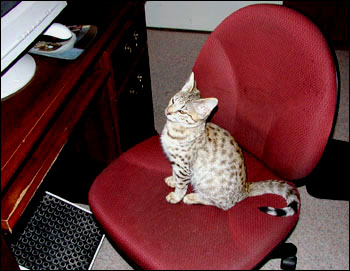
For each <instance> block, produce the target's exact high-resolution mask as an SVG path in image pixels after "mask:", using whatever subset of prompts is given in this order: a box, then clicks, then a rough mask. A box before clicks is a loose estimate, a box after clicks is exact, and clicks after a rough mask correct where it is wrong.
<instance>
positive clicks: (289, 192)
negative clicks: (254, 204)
mask: <svg viewBox="0 0 350 271" xmlns="http://www.w3.org/2000/svg"><path fill="white" fill-rule="evenodd" d="M248 194H249V196H250V197H253V196H260V195H263V194H276V195H279V196H282V197H283V198H284V199H285V200H286V202H287V207H285V208H281V209H277V208H273V207H259V209H260V211H262V212H264V213H267V214H269V215H273V216H292V215H294V214H295V213H296V212H298V209H299V203H300V201H299V198H298V196H297V193H296V191H295V189H294V188H293V186H291V185H289V184H288V183H286V182H283V181H270V180H269V181H262V182H249V183H248Z"/></svg>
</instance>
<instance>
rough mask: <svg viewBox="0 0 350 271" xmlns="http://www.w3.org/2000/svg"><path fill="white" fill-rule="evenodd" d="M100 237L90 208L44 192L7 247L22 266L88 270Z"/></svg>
mask: <svg viewBox="0 0 350 271" xmlns="http://www.w3.org/2000/svg"><path fill="white" fill-rule="evenodd" d="M103 238H104V234H103V233H102V230H101V229H100V228H99V227H98V226H97V224H96V223H95V221H94V219H93V216H92V214H91V213H90V212H89V211H86V210H83V209H81V208H79V207H77V206H75V205H73V204H71V203H69V202H68V201H65V200H63V199H60V198H59V197H56V196H55V195H52V194H50V193H48V192H46V193H45V194H44V196H43V198H42V200H41V201H40V203H39V205H38V206H37V208H36V209H35V211H34V214H33V215H32V216H31V218H30V219H29V221H28V222H27V224H26V225H25V226H24V229H23V231H21V232H20V233H17V234H14V238H12V240H11V241H10V243H9V246H10V249H11V250H12V253H13V254H14V256H15V258H16V260H17V263H18V264H19V265H20V267H21V268H22V269H32V270H77V269H79V270H87V269H90V268H91V266H92V264H93V261H94V258H95V255H96V254H97V252H98V250H99V247H100V245H101V243H102V241H103Z"/></svg>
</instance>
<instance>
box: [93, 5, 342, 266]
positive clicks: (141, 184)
mask: <svg viewBox="0 0 350 271" xmlns="http://www.w3.org/2000/svg"><path fill="white" fill-rule="evenodd" d="M193 71H194V73H195V78H196V80H197V83H198V88H199V89H200V91H201V93H202V96H204V97H209V96H210V97H216V98H218V100H219V105H218V109H217V112H216V113H215V114H214V116H213V118H212V120H211V121H212V122H214V123H217V124H218V125H220V126H222V127H224V128H225V129H227V130H229V131H230V132H231V133H232V134H233V136H234V137H235V138H236V140H237V141H238V143H239V144H240V145H241V146H242V148H243V150H244V157H245V163H246V166H247V175H248V180H249V181H259V180H266V179H284V180H295V179H299V178H302V177H304V176H305V175H307V174H308V173H309V172H310V171H311V170H312V169H313V168H314V167H315V166H316V164H317V162H318V161H319V159H320V157H321V155H322V153H323V150H324V148H325V145H326V143H327V140H328V137H329V135H330V131H331V128H332V122H333V117H334V113H335V106H336V96H337V93H336V70H335V66H334V64H333V59H332V55H331V53H330V50H329V48H328V46H327V42H326V40H325V39H324V37H323V35H322V34H321V33H320V31H319V30H318V29H317V27H315V25H314V24H313V23H311V21H309V20H308V19H307V18H305V17H304V16H303V15H301V14H299V13H297V12H296V11H293V10H291V9H289V8H286V7H283V6H278V5H265V4H259V5H252V6H249V7H246V8H242V9H240V10H238V11H237V12H234V13H233V14H232V15H230V16H229V17H227V18H226V19H225V20H224V21H223V22H222V23H221V24H220V25H219V26H218V27H217V28H216V29H215V30H214V31H213V32H212V34H211V35H210V36H209V38H208V40H207V41H206V43H205V44H204V46H203V48H202V49H201V51H200V53H199V56H198V58H197V60H196V63H195V65H194V67H193ZM135 110H136V109H135ZM140 132H142V131H140ZM170 175H171V167H170V163H169V161H168V160H167V159H166V157H165V155H164V154H163V151H162V148H161V146H160V138H159V136H154V137H151V138H149V139H148V140H145V141H144V142H142V143H140V144H138V145H136V146H135V147H133V148H131V149H130V150H128V151H127V152H125V153H123V154H122V155H121V156H120V157H119V158H118V159H117V160H116V161H114V162H113V163H112V164H111V165H109V166H108V167H107V168H106V169H105V170H104V171H103V172H102V173H101V174H100V175H99V176H98V177H97V179H96V180H95V182H94V183H93V185H92V187H91V190H90V192H89V203H90V206H91V210H92V212H93V213H94V215H95V216H96V219H97V220H98V221H99V222H100V224H101V226H102V227H103V228H104V230H105V231H106V233H107V234H108V235H109V237H110V238H111V239H112V241H113V242H115V244H116V245H117V246H118V247H119V248H120V249H121V250H122V251H123V252H125V254H126V255H127V256H128V257H129V258H130V259H131V260H132V261H133V262H134V263H136V264H137V265H138V266H139V267H141V268H143V269H168V270H169V269H208V270H211V269H251V268H254V267H257V266H258V265H259V263H261V262H262V261H263V260H264V259H266V258H267V257H268V256H269V254H270V253H271V252H272V251H273V250H274V248H275V247H277V246H278V245H279V244H280V243H282V242H283V241H284V240H285V239H286V237H287V236H288V234H289V233H290V232H291V231H292V230H293V228H294V226H295V225H296V222H297V220H298V216H299V212H298V214H296V215H294V216H291V217H283V218H280V217H273V216H270V215H267V214H265V213H262V212H261V211H260V210H259V209H258V207H261V206H274V207H278V208H280V207H284V206H285V201H284V200H283V199H282V198H280V197H278V196H275V195H263V196H257V197H251V198H248V199H246V200H244V201H242V202H240V203H238V204H237V205H236V206H234V207H233V208H231V209H230V210H228V211H223V210H220V209H218V208H216V207H213V206H203V205H186V204H184V203H183V202H181V203H179V204H175V205H172V204H169V203H167V201H166V200H165V197H166V195H167V194H168V193H169V192H170V191H171V189H170V188H169V187H168V186H167V185H166V184H165V183H164V181H163V180H164V178H165V177H167V176H170Z"/></svg>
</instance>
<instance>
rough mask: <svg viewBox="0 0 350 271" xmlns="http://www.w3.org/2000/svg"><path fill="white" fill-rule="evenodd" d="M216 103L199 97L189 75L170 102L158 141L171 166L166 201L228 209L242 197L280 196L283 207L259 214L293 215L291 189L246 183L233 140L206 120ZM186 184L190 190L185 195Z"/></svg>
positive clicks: (294, 201) (296, 202)
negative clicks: (170, 188)
mask: <svg viewBox="0 0 350 271" xmlns="http://www.w3.org/2000/svg"><path fill="white" fill-rule="evenodd" d="M217 103H218V100H217V99H216V98H201V96H200V92H199V90H198V89H197V87H196V83H195V80H194V74H193V73H192V74H191V76H190V78H189V80H188V81H187V82H186V84H185V85H184V87H183V88H182V89H181V91H179V92H178V93H176V94H175V96H174V97H172V98H171V99H170V101H169V104H168V106H167V108H166V109H165V115H166V117H167V122H166V124H165V126H164V129H163V131H162V135H161V143H162V147H163V150H164V152H165V154H166V155H167V157H168V159H169V161H170V163H171V165H172V175H171V176H169V177H167V178H165V182H166V184H167V185H169V186H170V187H173V188H175V190H174V191H173V192H171V193H169V194H168V195H167V196H166V200H167V201H168V202H169V203H173V204H175V203H178V202H180V201H181V200H183V201H184V203H186V204H205V205H214V206H216V207H218V208H221V209H223V210H228V209H230V208H231V207H233V206H234V205H235V204H236V203H237V202H240V201H242V200H244V199H246V198H247V197H250V196H258V195H262V194H267V193H272V194H277V195H280V196H282V197H283V198H285V200H286V202H287V207H285V208H281V209H276V208H273V207H260V208H259V209H260V210H261V211H263V212H265V213H267V214H269V215H274V216H291V215H293V214H295V213H296V212H297V210H298V208H299V199H298V197H297V194H296V191H295V190H294V189H293V187H292V186H290V185H289V184H287V183H286V182H282V181H275V180H269V181H261V182H247V177H246V168H245V164H244V157H243V154H242V151H241V149H240V147H239V145H238V144H237V142H236V141H235V139H234V138H233V137H232V135H231V134H230V133H229V132H228V131H226V130H225V129H223V128H221V127H219V126H217V125H216V124H214V123H210V122H206V120H207V118H208V116H209V115H210V113H211V112H212V110H213V109H214V108H215V107H216V105H217ZM190 183H191V185H192V187H193V190H194V192H193V193H190V194H187V195H186V193H187V188H188V185H189V184H190Z"/></svg>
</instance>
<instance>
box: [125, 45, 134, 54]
mask: <svg viewBox="0 0 350 271" xmlns="http://www.w3.org/2000/svg"><path fill="white" fill-rule="evenodd" d="M124 51H125V52H127V53H129V54H131V53H132V48H131V46H129V45H128V44H125V46H124Z"/></svg>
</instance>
